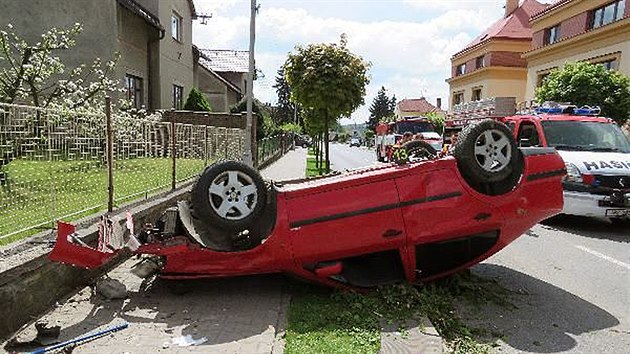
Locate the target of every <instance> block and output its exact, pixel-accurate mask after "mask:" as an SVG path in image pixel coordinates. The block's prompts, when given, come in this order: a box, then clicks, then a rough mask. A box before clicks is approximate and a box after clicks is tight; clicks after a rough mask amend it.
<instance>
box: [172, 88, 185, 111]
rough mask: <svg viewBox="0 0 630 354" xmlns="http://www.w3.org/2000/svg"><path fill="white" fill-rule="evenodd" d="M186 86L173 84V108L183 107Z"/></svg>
mask: <svg viewBox="0 0 630 354" xmlns="http://www.w3.org/2000/svg"><path fill="white" fill-rule="evenodd" d="M183 100H184V88H183V87H181V86H177V85H173V108H175V109H182V107H183V106H184V101H183Z"/></svg>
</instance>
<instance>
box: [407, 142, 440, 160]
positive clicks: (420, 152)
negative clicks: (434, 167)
mask: <svg viewBox="0 0 630 354" xmlns="http://www.w3.org/2000/svg"><path fill="white" fill-rule="evenodd" d="M402 148H403V149H405V150H407V158H408V159H409V161H414V160H416V161H417V160H430V159H434V158H435V157H436V156H437V151H435V149H434V148H433V146H431V144H429V143H427V142H426V141H422V140H412V141H408V142H406V143H404V144H403V146H402Z"/></svg>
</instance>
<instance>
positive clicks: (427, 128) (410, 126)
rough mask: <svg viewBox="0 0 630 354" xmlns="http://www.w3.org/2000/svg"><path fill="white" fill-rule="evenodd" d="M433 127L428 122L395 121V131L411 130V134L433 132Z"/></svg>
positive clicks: (399, 132) (404, 131) (402, 132)
mask: <svg viewBox="0 0 630 354" xmlns="http://www.w3.org/2000/svg"><path fill="white" fill-rule="evenodd" d="M434 131H435V128H434V127H433V124H431V123H430V122H397V123H396V133H398V134H404V133H406V132H411V134H418V133H426V132H434Z"/></svg>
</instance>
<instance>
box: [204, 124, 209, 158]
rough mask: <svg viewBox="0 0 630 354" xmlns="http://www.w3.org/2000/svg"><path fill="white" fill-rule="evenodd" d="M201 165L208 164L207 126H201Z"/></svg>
mask: <svg viewBox="0 0 630 354" xmlns="http://www.w3.org/2000/svg"><path fill="white" fill-rule="evenodd" d="M203 166H204V167H205V166H208V126H207V125H204V127H203Z"/></svg>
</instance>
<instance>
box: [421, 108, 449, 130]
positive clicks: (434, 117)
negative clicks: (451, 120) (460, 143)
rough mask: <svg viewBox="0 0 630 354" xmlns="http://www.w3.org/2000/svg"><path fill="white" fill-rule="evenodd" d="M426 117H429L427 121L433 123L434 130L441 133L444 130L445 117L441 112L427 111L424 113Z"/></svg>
mask: <svg viewBox="0 0 630 354" xmlns="http://www.w3.org/2000/svg"><path fill="white" fill-rule="evenodd" d="M426 117H427V118H428V119H429V122H431V124H433V126H434V127H435V131H436V132H438V133H440V134H442V132H443V131H444V120H446V117H445V116H444V115H443V114H440V113H437V112H429V113H427V114H426Z"/></svg>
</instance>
